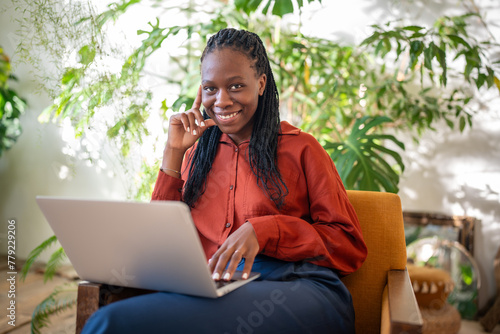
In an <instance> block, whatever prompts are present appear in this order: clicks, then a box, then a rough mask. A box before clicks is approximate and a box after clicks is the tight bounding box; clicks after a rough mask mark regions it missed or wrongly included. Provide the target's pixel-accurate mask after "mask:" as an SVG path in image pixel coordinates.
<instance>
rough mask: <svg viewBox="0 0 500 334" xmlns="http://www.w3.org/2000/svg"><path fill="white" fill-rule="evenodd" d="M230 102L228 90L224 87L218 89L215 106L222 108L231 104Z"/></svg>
mask: <svg viewBox="0 0 500 334" xmlns="http://www.w3.org/2000/svg"><path fill="white" fill-rule="evenodd" d="M232 104H233V101H232V100H231V97H230V96H229V94H228V92H227V91H226V90H224V89H220V90H219V91H218V92H217V96H216V98H215V104H214V105H215V107H217V108H222V109H224V108H227V107H229V106H231V105H232Z"/></svg>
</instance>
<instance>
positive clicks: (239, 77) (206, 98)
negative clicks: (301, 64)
mask: <svg viewBox="0 0 500 334" xmlns="http://www.w3.org/2000/svg"><path fill="white" fill-rule="evenodd" d="M253 64H254V62H253V61H251V60H250V59H249V58H248V57H247V56H246V55H244V54H243V53H241V52H239V51H234V50H232V49H230V48H223V49H221V50H215V51H213V52H211V53H208V54H207V55H205V58H204V59H203V62H202V64H201V87H202V103H203V106H204V107H205V111H206V112H207V114H208V115H209V116H210V118H211V119H213V120H214V121H215V123H216V124H217V126H218V127H219V129H220V130H221V131H222V132H223V133H226V134H228V135H229V137H231V139H232V140H233V141H234V142H235V143H236V144H239V143H241V142H242V141H244V140H247V139H250V137H251V135H252V128H253V123H254V115H255V111H256V110H257V105H258V103H259V95H262V94H263V93H264V88H265V87H266V75H265V74H262V75H260V76H258V75H257V72H256V71H255V68H254V67H253Z"/></svg>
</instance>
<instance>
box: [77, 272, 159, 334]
mask: <svg viewBox="0 0 500 334" xmlns="http://www.w3.org/2000/svg"><path fill="white" fill-rule="evenodd" d="M153 292H156V291H152V290H143V289H134V288H125V287H122V286H114V285H107V284H101V283H92V282H86V281H83V282H81V283H80V284H79V285H78V295H77V301H76V334H80V333H81V331H82V329H83V326H84V325H85V323H86V322H87V320H88V319H89V318H90V316H91V315H92V314H93V313H94V312H96V311H97V310H98V309H99V308H100V307H102V306H105V305H108V304H111V303H114V302H116V301H119V300H122V299H127V298H131V297H135V296H140V295H144V294H148V293H153Z"/></svg>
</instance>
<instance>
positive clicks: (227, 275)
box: [224, 273, 231, 281]
mask: <svg viewBox="0 0 500 334" xmlns="http://www.w3.org/2000/svg"><path fill="white" fill-rule="evenodd" d="M229 276H231V275H229V273H226V274H225V275H224V280H225V281H229Z"/></svg>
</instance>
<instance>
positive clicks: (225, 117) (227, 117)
mask: <svg viewBox="0 0 500 334" xmlns="http://www.w3.org/2000/svg"><path fill="white" fill-rule="evenodd" d="M236 114H238V113H237V112H235V113H234V114H231V115H227V116H224V115H218V116H219V118H220V119H230V118H233V117H234V116H236Z"/></svg>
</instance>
